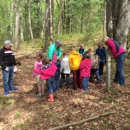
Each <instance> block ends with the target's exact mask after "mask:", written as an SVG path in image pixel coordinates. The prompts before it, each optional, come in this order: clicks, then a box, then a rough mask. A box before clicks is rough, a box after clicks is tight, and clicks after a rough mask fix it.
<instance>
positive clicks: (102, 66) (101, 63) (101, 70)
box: [99, 62, 104, 76]
mask: <svg viewBox="0 0 130 130" xmlns="http://www.w3.org/2000/svg"><path fill="white" fill-rule="evenodd" d="M103 68H104V62H100V63H99V75H100V76H102V75H103Z"/></svg>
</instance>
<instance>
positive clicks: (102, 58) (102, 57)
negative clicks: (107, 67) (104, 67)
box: [96, 48, 106, 62]
mask: <svg viewBox="0 0 130 130" xmlns="http://www.w3.org/2000/svg"><path fill="white" fill-rule="evenodd" d="M96 54H97V55H98V56H99V59H100V62H105V59H106V50H105V49H104V48H101V49H99V48H98V49H96Z"/></svg>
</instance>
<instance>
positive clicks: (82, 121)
mask: <svg viewBox="0 0 130 130" xmlns="http://www.w3.org/2000/svg"><path fill="white" fill-rule="evenodd" d="M115 113H116V112H115V111H113V112H107V113H103V114H101V115H98V116H94V117H90V118H87V119H84V120H81V121H78V122H73V123H70V124H66V125H63V126H58V127H54V128H50V129H48V130H60V129H64V128H68V127H69V126H77V125H81V124H83V123H85V122H87V121H92V120H95V119H97V118H100V117H104V116H107V115H110V114H115Z"/></svg>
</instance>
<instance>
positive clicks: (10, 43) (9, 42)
mask: <svg viewBox="0 0 130 130" xmlns="http://www.w3.org/2000/svg"><path fill="white" fill-rule="evenodd" d="M4 44H6V45H10V46H13V44H12V42H11V41H10V40H6V41H5V42H4Z"/></svg>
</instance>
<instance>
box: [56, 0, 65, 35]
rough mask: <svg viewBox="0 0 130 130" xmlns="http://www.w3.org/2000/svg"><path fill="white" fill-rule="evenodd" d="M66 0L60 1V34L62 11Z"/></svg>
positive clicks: (59, 30)
mask: <svg viewBox="0 0 130 130" xmlns="http://www.w3.org/2000/svg"><path fill="white" fill-rule="evenodd" d="M64 1H65V0H61V1H60V2H61V3H60V16H59V20H58V31H57V32H58V34H60V33H61V29H60V27H61V22H62V21H61V20H62V12H63V8H64Z"/></svg>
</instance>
